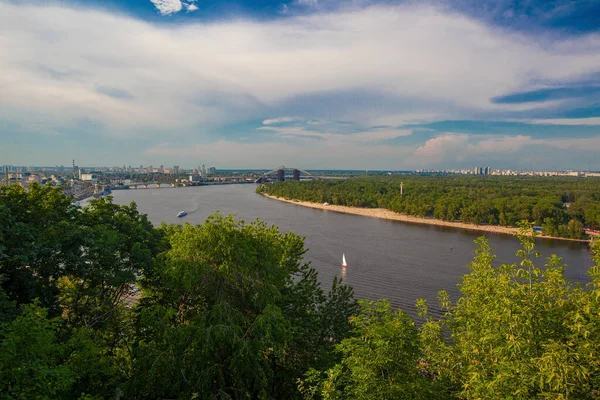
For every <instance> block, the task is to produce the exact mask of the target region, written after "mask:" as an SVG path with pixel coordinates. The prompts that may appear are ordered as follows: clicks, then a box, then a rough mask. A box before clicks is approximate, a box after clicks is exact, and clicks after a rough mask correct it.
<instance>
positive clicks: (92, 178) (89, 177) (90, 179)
mask: <svg viewBox="0 0 600 400" xmlns="http://www.w3.org/2000/svg"><path fill="white" fill-rule="evenodd" d="M79 179H81V180H82V181H84V182H97V181H98V175H96V174H81V176H80V178H79Z"/></svg>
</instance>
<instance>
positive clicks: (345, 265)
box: [342, 253, 348, 268]
mask: <svg viewBox="0 0 600 400" xmlns="http://www.w3.org/2000/svg"><path fill="white" fill-rule="evenodd" d="M347 267H348V264H346V255H345V254H344V253H342V268H347Z"/></svg>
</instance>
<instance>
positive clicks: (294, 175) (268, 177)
mask: <svg viewBox="0 0 600 400" xmlns="http://www.w3.org/2000/svg"><path fill="white" fill-rule="evenodd" d="M290 172H291V173H290ZM289 178H291V179H292V180H293V181H299V180H307V179H317V177H316V176H314V175H312V174H311V173H309V172H306V171H304V170H302V169H300V168H287V167H285V166H284V165H282V166H281V167H279V168H275V169H274V170H272V171H269V172H265V173H264V174H263V176H261V177H259V178H258V179H256V180H255V181H254V183H263V182H269V181H272V180H278V181H279V182H283V181H285V180H286V179H289Z"/></svg>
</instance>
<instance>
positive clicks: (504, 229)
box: [261, 193, 590, 243]
mask: <svg viewBox="0 0 600 400" xmlns="http://www.w3.org/2000/svg"><path fill="white" fill-rule="evenodd" d="M261 195H263V196H265V197H268V198H269V199H272V200H277V201H282V202H284V203H290V204H296V205H298V206H302V207H308V208H315V209H317V210H326V211H334V212H338V213H342V214H352V215H360V216H363V217H371V218H380V219H387V220H391V221H400V222H408V223H413V224H423V225H434V226H443V227H447V228H455V229H456V228H458V229H468V230H472V231H479V232H488V233H497V234H501V235H511V236H514V235H515V234H516V233H517V232H518V231H519V228H515V227H509V226H500V225H473V224H467V223H464V222H452V221H444V220H441V219H435V218H423V217H415V216H412V215H406V214H398V213H396V212H393V211H390V210H387V209H385V208H360V207H349V206H336V205H333V204H328V205H323V204H320V203H311V202H309V201H300V200H288V199H285V198H282V197H276V196H271V195H269V194H265V193H261ZM536 238H540V239H554V240H566V241H571V242H581V243H590V240H585V239H569V238H561V237H556V236H548V235H538V236H536Z"/></svg>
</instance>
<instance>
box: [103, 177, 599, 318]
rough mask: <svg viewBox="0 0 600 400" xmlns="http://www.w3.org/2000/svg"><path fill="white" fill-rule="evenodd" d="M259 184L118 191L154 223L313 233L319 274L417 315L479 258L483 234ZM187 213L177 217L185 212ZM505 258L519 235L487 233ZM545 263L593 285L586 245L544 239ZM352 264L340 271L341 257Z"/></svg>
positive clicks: (453, 292)
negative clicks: (265, 190) (290, 196)
mask: <svg viewBox="0 0 600 400" xmlns="http://www.w3.org/2000/svg"><path fill="white" fill-rule="evenodd" d="M255 189H256V185H254V184H238V185H235V184H234V185H220V186H197V187H189V188H177V189H172V188H168V189H167V188H162V189H151V190H150V189H148V190H146V189H135V190H134V189H130V190H119V191H114V192H113V196H114V201H115V203H118V204H129V203H130V202H132V201H135V202H136V203H137V206H138V209H139V210H140V211H142V212H144V213H146V214H148V216H149V218H150V220H151V221H152V222H153V223H155V224H160V223H161V222H167V223H184V222H189V223H192V224H198V223H202V222H204V220H205V219H206V217H207V216H209V215H210V214H212V213H214V212H215V211H217V210H219V211H220V212H221V213H222V214H229V213H234V214H236V216H237V218H239V219H243V220H244V221H246V222H249V221H253V220H255V219H257V218H259V219H261V220H263V221H265V222H267V223H269V224H275V225H276V226H278V227H279V228H280V230H281V231H284V232H287V231H294V232H296V233H298V234H299V235H301V236H304V237H305V238H306V241H305V243H306V247H307V248H308V249H309V251H308V252H307V253H306V255H305V260H306V261H310V262H311V264H312V265H313V266H314V267H315V268H316V269H317V271H318V272H319V277H320V280H321V282H322V283H323V287H324V288H325V289H327V288H328V287H329V286H330V284H331V281H332V279H333V277H334V276H336V275H337V276H338V277H340V278H343V279H344V281H345V282H346V283H348V284H349V285H351V286H353V287H354V293H355V295H356V297H357V298H365V299H378V298H387V299H388V300H389V301H390V303H392V304H393V305H394V306H399V307H401V308H402V309H403V310H404V311H406V312H407V313H408V314H410V315H412V316H414V315H415V301H416V299H418V298H425V299H427V300H428V303H429V304H430V308H431V311H432V313H433V314H437V312H436V309H437V307H436V306H437V304H438V303H437V292H438V291H439V290H441V289H445V290H447V291H448V292H449V294H450V297H451V299H452V300H453V301H454V300H456V299H457V297H458V295H459V292H458V289H457V284H458V283H460V281H461V276H462V275H464V274H465V273H467V272H468V264H469V263H470V262H471V260H472V259H473V255H474V249H475V244H474V243H473V241H474V240H475V239H476V238H477V236H480V235H482V233H478V232H474V231H468V230H462V229H454V228H443V227H433V226H428V225H420V224H409V223H403V222H396V221H387V220H382V219H378V218H369V217H363V216H358V215H349V214H340V213H336V212H333V211H322V210H316V209H311V208H306V207H301V206H298V205H294V204H289V203H283V202H280V201H277V200H271V199H268V198H266V197H263V196H261V195H258V194H256V193H255ZM181 210H186V211H188V213H189V214H188V216H187V217H184V218H177V217H176V215H177V213H178V212H179V211H181ZM487 236H488V237H489V240H490V244H491V246H492V248H493V249H494V251H495V253H496V254H497V256H498V261H499V262H504V263H512V262H517V261H518V259H517V257H516V256H515V252H516V251H517V250H518V248H519V243H518V241H517V239H516V238H514V237H511V236H508V235H498V234H487ZM537 249H538V250H539V251H541V253H542V258H541V259H540V261H539V262H540V264H541V263H543V261H542V260H544V259H545V258H546V257H548V256H550V254H557V255H559V256H561V257H562V258H563V260H564V262H565V263H566V264H567V266H568V267H567V268H566V270H565V275H566V276H567V277H568V278H569V279H570V280H572V281H579V282H589V278H588V277H587V275H586V271H587V270H588V268H589V267H591V266H592V265H593V263H592V260H591V253H590V251H589V249H588V246H587V244H581V243H576V242H567V241H559V240H539V241H538V245H537ZM343 253H344V254H345V255H346V260H347V263H348V268H347V270H346V271H343V270H342V268H341V261H342V254H343Z"/></svg>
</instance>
